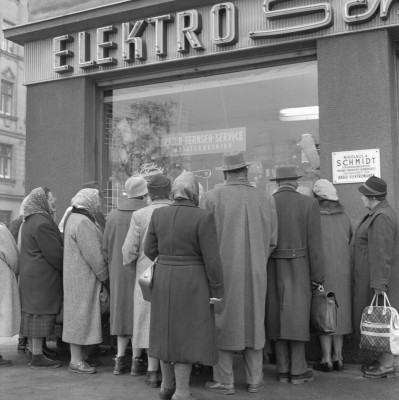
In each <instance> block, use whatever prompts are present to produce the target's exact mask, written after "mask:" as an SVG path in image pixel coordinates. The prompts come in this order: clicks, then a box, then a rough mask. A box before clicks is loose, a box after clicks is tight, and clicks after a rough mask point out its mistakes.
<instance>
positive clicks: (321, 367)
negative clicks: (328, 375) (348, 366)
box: [313, 361, 337, 372]
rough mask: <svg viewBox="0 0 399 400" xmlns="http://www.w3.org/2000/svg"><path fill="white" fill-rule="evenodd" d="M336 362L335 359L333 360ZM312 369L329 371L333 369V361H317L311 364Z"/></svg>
mask: <svg viewBox="0 0 399 400" xmlns="http://www.w3.org/2000/svg"><path fill="white" fill-rule="evenodd" d="M334 362H337V361H334ZM313 369H314V370H316V371H321V372H331V371H332V370H333V363H332V362H331V361H330V362H325V363H317V364H315V365H313Z"/></svg>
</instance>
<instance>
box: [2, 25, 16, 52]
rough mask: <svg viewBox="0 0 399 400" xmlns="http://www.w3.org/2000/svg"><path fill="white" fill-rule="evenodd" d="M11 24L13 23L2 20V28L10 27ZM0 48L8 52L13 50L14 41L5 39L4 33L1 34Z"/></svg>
mask: <svg viewBox="0 0 399 400" xmlns="http://www.w3.org/2000/svg"><path fill="white" fill-rule="evenodd" d="M12 26H14V24H11V23H9V22H6V21H4V20H3V24H2V29H7V28H11V27H12ZM1 49H2V50H4V51H7V52H8V53H13V52H14V43H13V42H11V41H9V40H7V39H5V38H4V34H3V38H2V41H1Z"/></svg>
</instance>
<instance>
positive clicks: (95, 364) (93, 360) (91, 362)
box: [83, 356, 103, 367]
mask: <svg viewBox="0 0 399 400" xmlns="http://www.w3.org/2000/svg"><path fill="white" fill-rule="evenodd" d="M83 361H85V362H86V363H87V364H89V365H90V367H99V366H100V365H103V363H102V362H101V361H100V360H99V359H98V358H96V357H94V356H89V357H88V358H87V360H83Z"/></svg>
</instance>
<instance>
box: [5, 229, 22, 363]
mask: <svg viewBox="0 0 399 400" xmlns="http://www.w3.org/2000/svg"><path fill="white" fill-rule="evenodd" d="M18 273H19V270H18V249H17V245H16V244H15V240H14V238H13V237H12V235H11V233H10V232H9V230H8V229H7V227H6V226H5V225H4V224H3V223H1V222H0V337H11V336H14V335H15V334H17V333H18V332H19V328H20V324H21V304H20V300H19V291H18V284H17V279H16V277H15V276H16V275H18ZM11 364H12V363H11V361H9V360H4V359H3V357H2V356H1V355H0V367H1V366H8V365H11Z"/></svg>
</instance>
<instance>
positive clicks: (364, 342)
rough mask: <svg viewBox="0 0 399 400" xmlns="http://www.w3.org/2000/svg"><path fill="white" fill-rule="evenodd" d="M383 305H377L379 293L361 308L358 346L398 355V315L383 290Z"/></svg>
mask: <svg viewBox="0 0 399 400" xmlns="http://www.w3.org/2000/svg"><path fill="white" fill-rule="evenodd" d="M382 296H383V297H384V305H383V306H379V305H378V297H379V295H376V294H375V295H374V297H373V300H371V304H370V305H369V306H368V307H366V308H365V309H364V310H363V314H362V320H361V322H360V348H361V349H366V350H371V351H377V352H381V353H391V354H393V355H399V316H398V312H397V311H396V309H395V308H393V307H391V304H390V303H389V300H388V296H387V294H386V293H385V292H384V293H383V294H382Z"/></svg>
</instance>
